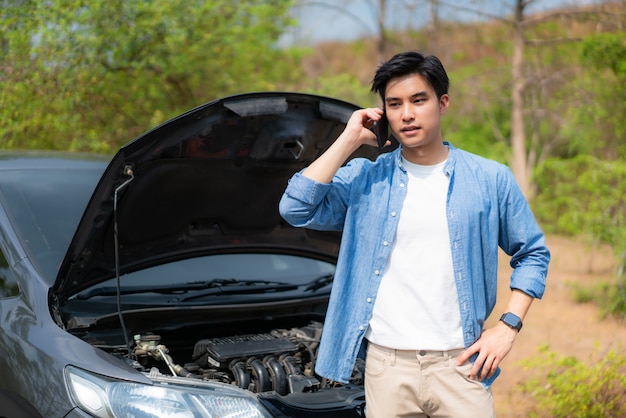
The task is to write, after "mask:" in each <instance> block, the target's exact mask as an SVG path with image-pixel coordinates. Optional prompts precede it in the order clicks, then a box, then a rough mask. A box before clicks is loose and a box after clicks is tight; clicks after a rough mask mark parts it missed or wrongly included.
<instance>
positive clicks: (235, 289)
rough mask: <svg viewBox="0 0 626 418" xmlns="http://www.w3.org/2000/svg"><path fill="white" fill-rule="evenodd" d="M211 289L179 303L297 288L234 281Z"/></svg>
mask: <svg viewBox="0 0 626 418" xmlns="http://www.w3.org/2000/svg"><path fill="white" fill-rule="evenodd" d="M212 287H213V288H212V289H207V290H205V291H201V292H198V293H196V294H193V295H189V296H187V297H184V298H181V299H179V302H188V301H190V300H193V299H199V298H202V297H205V296H210V295H214V294H216V293H219V294H229V295H235V294H240V293H245V294H247V293H269V292H285V291H288V290H295V289H297V288H298V287H299V286H298V285H297V284H292V283H285V282H277V281H272V280H245V281H244V280H235V282H233V283H225V284H222V285H220V286H212Z"/></svg>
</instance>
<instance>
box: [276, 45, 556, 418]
mask: <svg viewBox="0 0 626 418" xmlns="http://www.w3.org/2000/svg"><path fill="white" fill-rule="evenodd" d="M448 85H449V81H448V76H447V74H446V71H445V69H444V68H443V66H442V64H441V62H440V61H439V59H437V58H436V57H434V56H428V57H424V56H422V55H421V54H419V53H417V52H406V53H401V54H397V55H395V56H394V57H393V58H391V59H390V60H389V61H387V62H385V63H383V64H382V65H381V66H380V67H379V68H378V70H377V71H376V74H375V76H374V79H373V82H372V91H374V92H377V93H378V94H379V95H380V97H381V99H382V103H383V109H384V112H383V110H382V109H378V108H373V109H360V110H357V111H355V112H354V113H353V115H352V116H351V118H350V120H349V121H348V123H347V125H346V128H345V130H344V131H343V132H342V134H341V135H340V136H339V137H338V138H337V139H336V141H335V142H334V143H333V144H332V145H331V146H330V147H329V148H328V150H327V151H325V152H324V153H323V154H322V155H321V156H320V157H319V158H318V159H317V160H316V161H314V162H313V163H312V164H311V165H310V166H309V167H307V168H306V169H304V170H303V171H302V172H300V173H297V174H295V175H294V176H293V177H292V179H291V180H290V182H289V185H288V187H287V189H286V191H285V193H284V195H283V198H282V200H281V203H280V212H281V215H282V216H283V217H284V218H285V219H286V220H287V221H288V222H289V223H291V224H292V225H294V226H301V227H307V228H312V229H320V230H341V231H343V234H342V243H341V250H340V252H339V259H338V263H337V269H336V272H335V279H334V283H333V289H332V292H331V297H330V303H329V308H328V312H327V316H326V320H325V326H324V332H323V335H322V341H321V344H320V351H319V354H318V360H317V365H316V371H317V373H319V374H320V375H322V376H324V377H326V378H329V379H332V380H336V381H339V382H346V381H347V378H348V377H349V376H350V373H351V371H352V368H353V365H354V362H355V359H356V357H357V355H359V354H360V353H359V352H360V350H361V349H362V348H364V347H367V354H366V366H365V369H366V372H365V397H366V402H367V415H368V416H370V417H371V416H373V417H375V418H379V417H396V416H403V417H404V416H414V417H424V416H429V417H444V416H445V417H472V418H474V417H485V416H494V406H493V398H492V396H491V390H490V385H491V383H492V381H493V380H494V379H495V378H496V376H497V374H498V373H499V367H498V366H499V364H500V363H501V362H502V359H503V358H504V357H505V356H506V355H507V354H508V352H509V351H510V350H511V348H512V345H513V342H514V340H515V337H516V336H517V333H518V332H519V329H520V328H521V324H522V321H523V319H524V317H525V315H526V313H527V312H528V309H529V307H530V305H531V303H532V301H533V299H534V298H541V297H542V295H543V291H544V288H545V280H546V274H547V267H548V263H549V258H550V254H549V251H548V249H547V247H546V245H545V239H544V235H543V233H542V231H541V230H540V228H539V226H538V225H537V223H536V221H535V219H534V216H533V214H532V212H531V211H530V208H529V206H528V204H527V202H526V200H525V198H524V196H523V195H522V193H521V192H520V189H519V188H518V186H517V184H516V183H515V179H514V178H513V176H512V174H511V172H510V170H509V169H508V168H506V167H505V166H504V165H502V164H499V163H496V162H494V161H490V160H487V159H484V158H481V157H479V156H476V155H473V154H470V153H468V152H465V151H462V150H459V149H457V148H455V147H453V146H452V145H451V144H449V143H446V142H444V141H443V138H442V132H441V125H440V122H441V116H443V115H444V114H445V113H446V111H447V109H448V105H449V100H450V99H449V96H448ZM383 113H384V115H385V116H386V118H387V120H388V122H389V126H390V128H391V131H392V133H393V135H394V136H395V138H396V139H397V140H398V141H399V143H400V147H399V148H398V149H396V150H394V151H392V152H389V153H385V154H383V155H381V156H380V157H378V159H377V160H376V161H375V162H372V161H369V160H367V159H354V160H352V161H350V162H348V164H346V165H345V166H344V164H345V162H346V160H347V159H348V157H349V156H350V155H351V154H352V153H353V152H354V151H355V150H356V149H357V148H358V147H360V146H361V145H363V144H369V145H372V146H373V145H375V144H376V137H375V135H374V134H373V133H372V131H371V130H370V129H371V128H372V127H373V126H374V125H375V124H376V123H378V122H380V120H381V118H382V117H383ZM498 247H501V248H502V249H503V250H504V252H505V253H506V254H508V255H509V256H511V261H510V263H511V266H512V267H513V273H512V275H511V278H510V287H511V294H510V298H509V301H508V305H507V309H506V311H505V314H504V315H503V316H502V320H501V321H499V322H498V323H497V325H495V326H494V327H493V328H490V329H486V330H484V329H483V325H484V323H485V320H486V319H487V317H488V316H489V314H490V313H491V311H492V310H493V308H494V305H495V302H496V290H497V264H498V262H497V256H498ZM364 342H365V343H366V344H363V343H364Z"/></svg>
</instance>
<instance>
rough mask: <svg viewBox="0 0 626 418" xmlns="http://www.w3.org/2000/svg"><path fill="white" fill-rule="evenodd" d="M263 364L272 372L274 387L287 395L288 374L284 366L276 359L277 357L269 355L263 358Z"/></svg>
mask: <svg viewBox="0 0 626 418" xmlns="http://www.w3.org/2000/svg"><path fill="white" fill-rule="evenodd" d="M263 364H264V365H265V367H266V368H267V371H268V372H269V373H270V379H271V380H272V388H273V389H274V391H275V392H276V393H278V394H279V395H286V394H287V392H288V388H287V375H286V374H285V370H284V369H283V366H281V364H280V362H279V361H278V360H277V359H276V357H272V356H268V357H265V358H264V359H263Z"/></svg>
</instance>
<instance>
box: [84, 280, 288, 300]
mask: <svg viewBox="0 0 626 418" xmlns="http://www.w3.org/2000/svg"><path fill="white" fill-rule="evenodd" d="M258 284H272V285H274V286H275V285H277V284H278V285H289V284H288V283H282V282H270V281H267V280H248V281H242V280H237V279H212V280H206V281H199V282H189V283H176V284H163V285H142V286H124V287H122V288H121V289H120V290H119V292H120V294H122V295H132V294H138V293H161V294H169V293H187V292H190V291H197V290H204V289H210V290H211V291H214V290H216V289H220V288H222V287H224V286H246V285H250V286H252V285H255V286H256V285H258ZM290 286H293V285H290ZM117 292H118V290H117V287H116V286H102V287H96V288H93V289H89V290H87V291H85V292H82V293H79V294H77V295H76V299H79V300H86V299H90V298H92V297H94V296H115V295H117ZM193 296H195V295H193Z"/></svg>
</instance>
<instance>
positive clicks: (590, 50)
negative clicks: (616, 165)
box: [563, 32, 626, 160]
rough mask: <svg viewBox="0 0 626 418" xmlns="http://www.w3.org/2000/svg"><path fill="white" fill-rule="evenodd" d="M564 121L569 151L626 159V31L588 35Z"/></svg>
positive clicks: (583, 43) (581, 51)
mask: <svg viewBox="0 0 626 418" xmlns="http://www.w3.org/2000/svg"><path fill="white" fill-rule="evenodd" d="M578 55H579V56H580V57H581V64H582V68H581V70H580V71H579V72H578V73H577V74H576V77H575V83H574V84H575V87H576V88H575V90H574V91H573V92H572V96H571V97H570V100H572V101H573V102H574V103H576V105H575V106H570V107H569V108H568V109H567V111H566V113H565V115H564V118H563V120H564V123H563V131H564V135H563V136H564V137H567V138H568V146H569V150H568V151H569V155H576V154H591V155H594V156H596V157H598V158H604V159H611V160H614V159H622V160H624V159H626V141H624V137H626V119H625V118H624V114H626V89H624V85H625V83H626V32H617V33H604V34H598V35H593V36H589V37H586V38H585V39H584V40H583V42H582V43H581V45H580V51H579V52H578Z"/></svg>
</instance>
